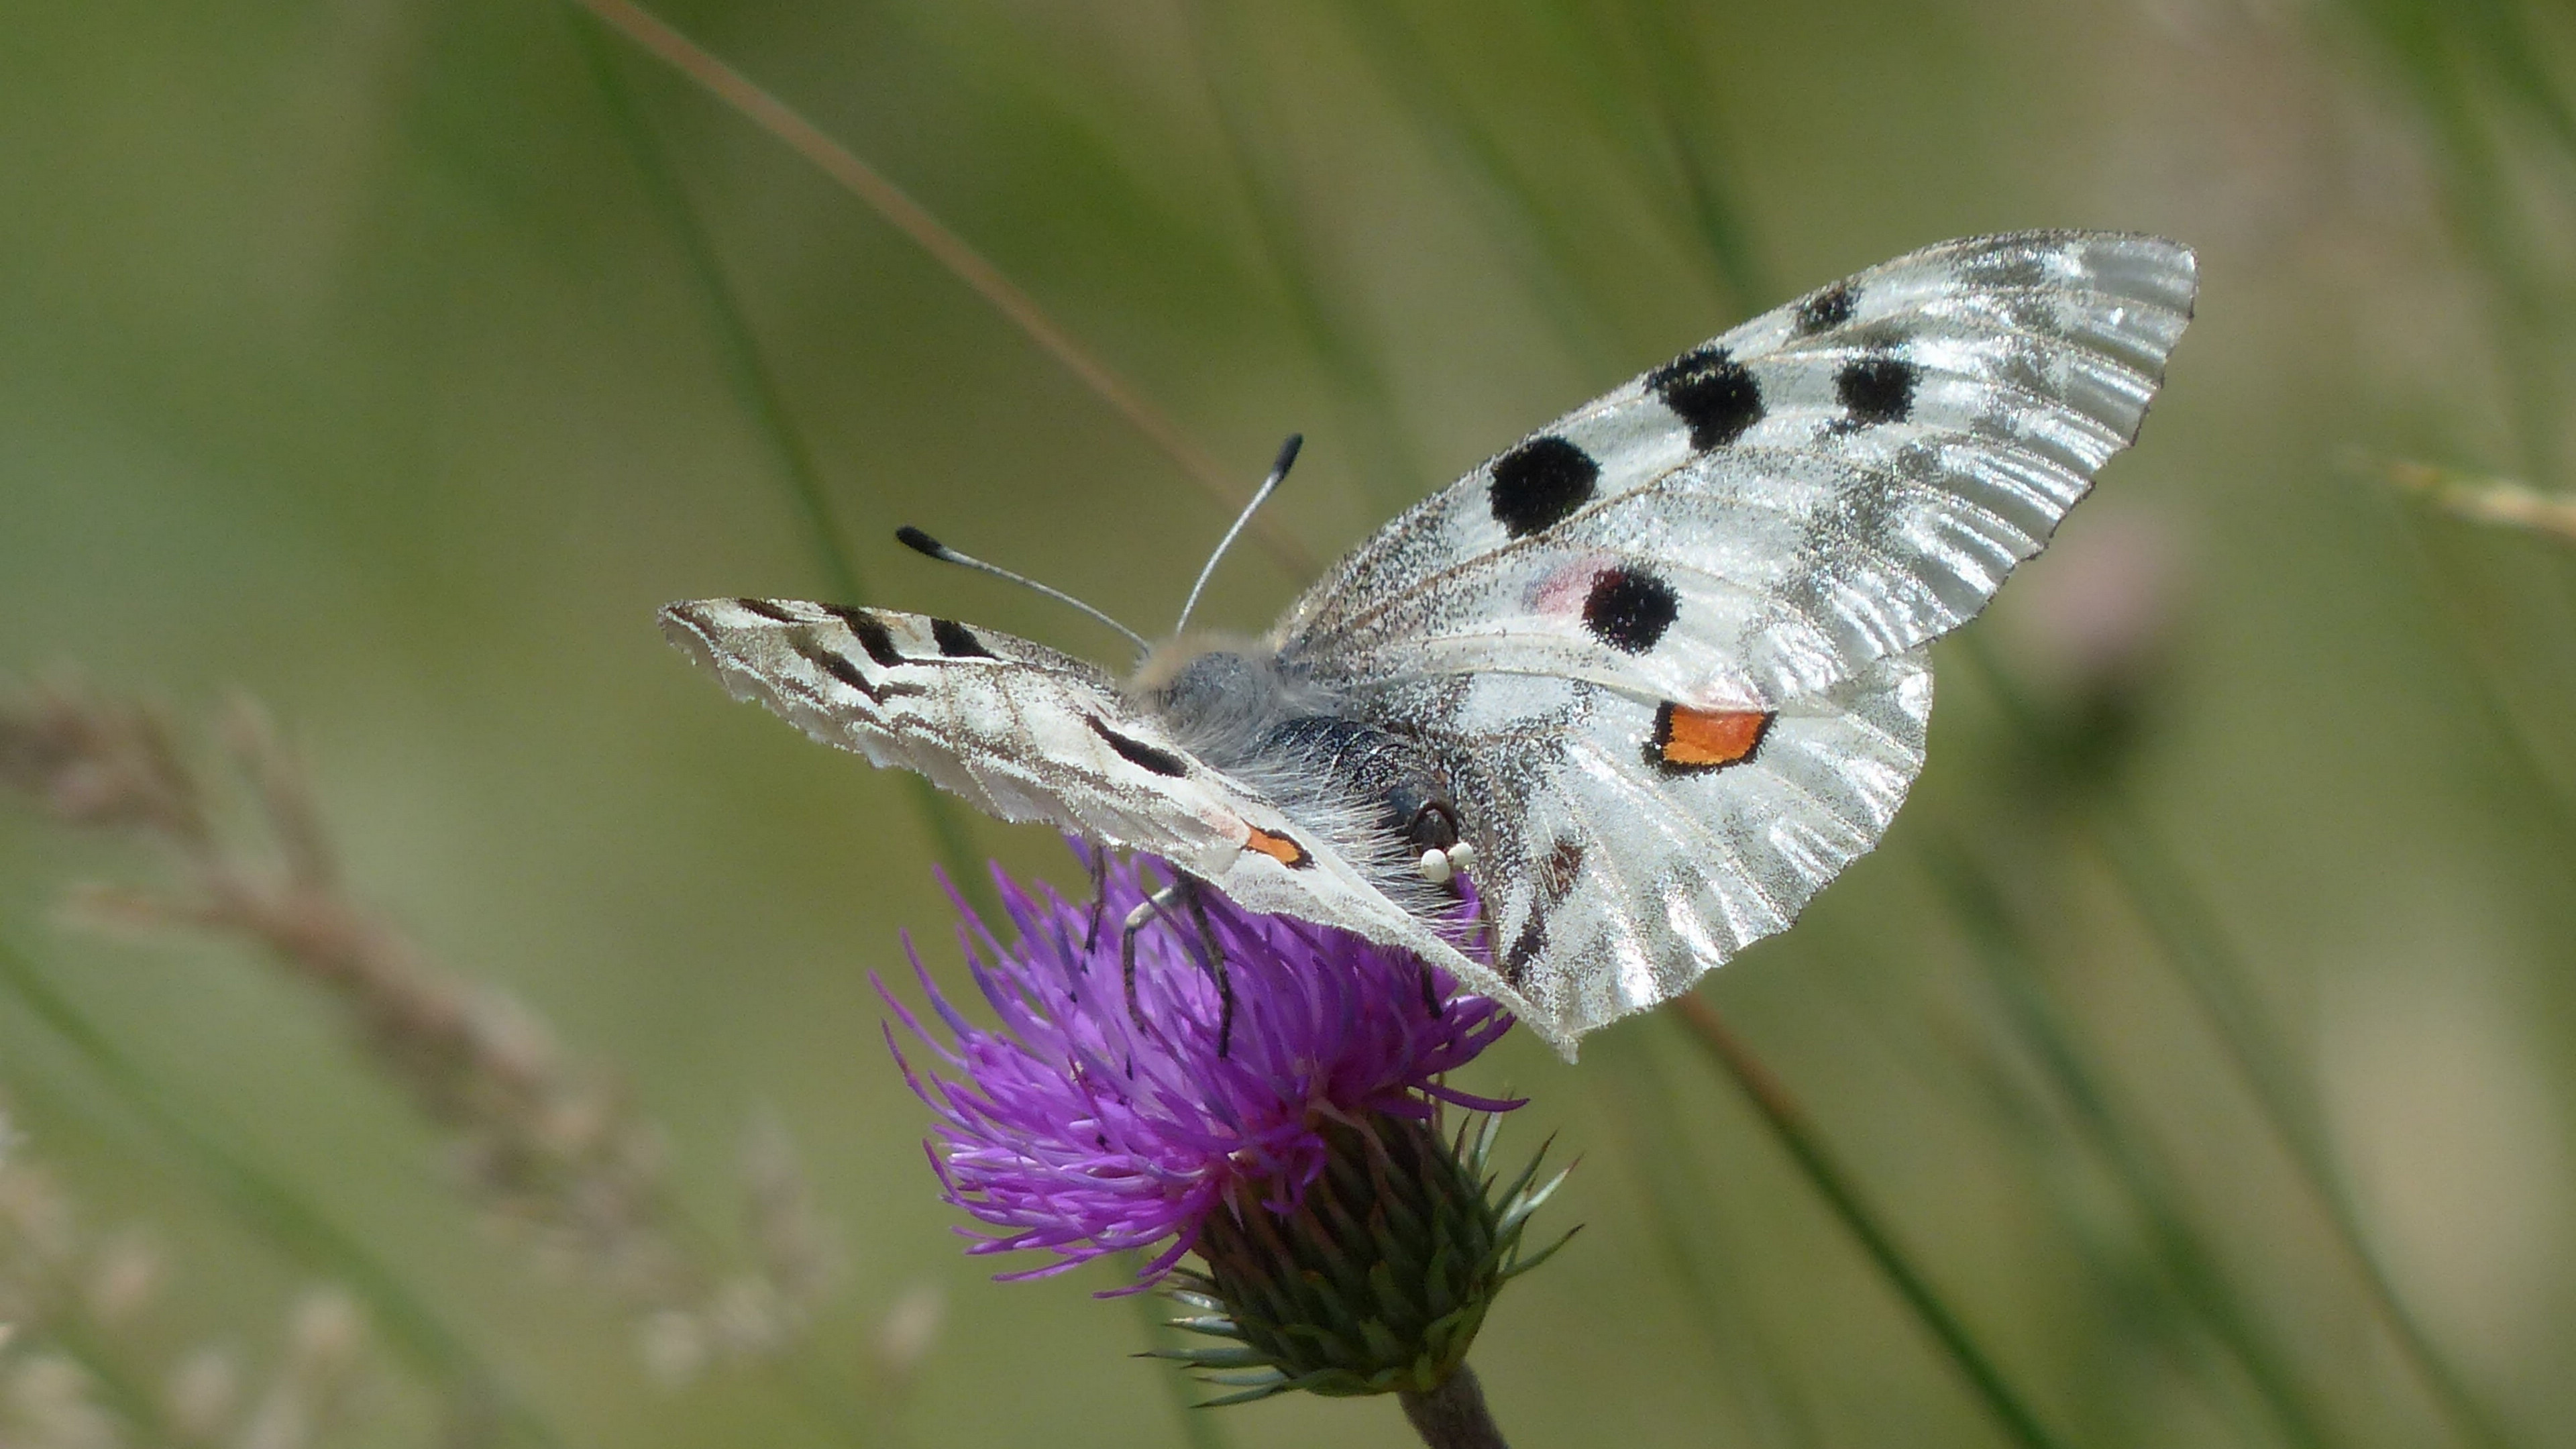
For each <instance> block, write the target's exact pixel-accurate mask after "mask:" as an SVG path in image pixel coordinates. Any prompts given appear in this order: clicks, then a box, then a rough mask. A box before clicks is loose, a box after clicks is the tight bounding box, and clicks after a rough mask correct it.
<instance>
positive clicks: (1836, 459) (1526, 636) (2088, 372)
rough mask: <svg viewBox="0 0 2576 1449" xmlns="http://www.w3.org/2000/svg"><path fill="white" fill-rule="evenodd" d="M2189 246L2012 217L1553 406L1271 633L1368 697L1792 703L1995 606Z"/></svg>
mask: <svg viewBox="0 0 2576 1449" xmlns="http://www.w3.org/2000/svg"><path fill="white" fill-rule="evenodd" d="M2195 285H2196V283H2195V270H2194V262H2193V258H2192V254H2191V252H2190V250H2189V249H2188V248H2186V247H2183V246H2181V245H2179V244H2177V243H2174V242H2169V241H2165V240H2162V239H2160V238H2156V237H2148V236H2135V235H2126V234H2115V233H2100V232H2024V233H2018V234H2014V235H2009V236H1994V237H1980V238H1972V239H1969V240H1965V241H1956V242H1950V243H1947V244H1944V245H1942V246H1937V247H1932V248H1929V249H1927V250H1924V251H1920V252H1916V253H1914V254H1912V255H1910V256H1906V257H1901V258H1899V259H1897V260H1895V261H1893V262H1889V263H1887V264H1885V265H1883V266H1880V267H1876V268H1873V269H1871V270H1870V271H1866V272H1863V273H1861V274H1860V275H1858V276H1856V277H1853V278H1851V279H1849V280H1848V281H1845V282H1841V283H1837V284H1836V285H1834V286H1831V287H1827V288H1824V289H1823V290H1821V291H1818V292H1815V293H1812V294H1810V295H1808V296H1807V297H1804V298H1802V299H1800V300H1799V301H1797V302H1794V303H1791V304H1790V305H1788V306H1785V307H1782V308H1780V309H1778V310H1776V311H1773V312H1769V313H1766V314H1764V315H1763V316H1761V317H1757V318H1755V319H1754V320H1752V321H1750V322H1747V323H1745V324H1744V325H1743V326H1741V327H1738V328H1736V329H1735V330H1734V331H1732V332H1729V333H1727V334H1726V335H1725V336H1723V337H1720V338H1718V339H1717V340H1716V341H1714V342H1711V343H1709V344H1707V345H1705V346H1703V347H1700V348H1696V349H1694V350H1693V351H1691V352H1689V353H1685V354H1684V355H1683V356H1681V357H1679V358H1677V359H1675V360H1674V361H1673V362H1672V363H1670V364H1668V365H1666V366H1664V367H1661V368H1658V369H1656V370H1654V371H1653V372H1649V373H1647V374H1645V375H1644V376H1642V377H1639V378H1637V379H1636V380H1634V381H1632V382H1630V383H1629V384H1628V385H1627V386H1625V387H1623V388H1621V389H1619V390H1618V391H1616V392H1613V393H1611V394H1610V395H1608V396H1607V397H1604V398H1601V399H1599V400H1598V401H1596V402H1593V403H1592V404H1590V405H1588V406H1586V407H1584V408H1582V409H1579V410H1577V411H1576V412H1573V413H1571V414H1568V415H1567V416H1565V417H1563V418H1560V419H1558V420H1557V421H1556V422H1554V423H1552V424H1550V425H1549V426H1548V427H1547V428H1545V429H1543V430H1541V431H1540V432H1538V433H1536V434H1533V435H1531V436H1530V437H1529V438H1527V439H1525V440H1523V441H1522V442H1521V443H1520V444H1518V445H1517V446H1515V447H1513V448H1512V449H1510V450H1509V451H1507V452H1505V453H1503V454H1501V455H1500V456H1498V457H1496V458H1494V459H1493V460H1491V461H1490V462H1488V463H1486V464H1485V465H1484V466H1482V467H1480V468H1478V469H1477V470H1476V471H1475V472H1473V473H1470V474H1469V475H1467V476H1466V477H1465V478H1463V479H1461V480H1459V482H1457V483H1456V484H1454V485H1453V486H1451V487H1450V488H1448V489H1447V490H1445V491H1443V492H1441V493H1440V494H1437V495H1435V496H1434V497H1432V498H1430V499H1427V500H1425V501H1424V502H1423V503H1422V504H1420V505H1419V506H1417V507H1415V508H1414V509H1412V510H1411V511H1409V512H1407V513H1406V514H1404V515H1403V516H1401V517H1399V518H1398V519H1396V520H1395V521H1394V522H1393V523H1391V524H1389V525H1388V526H1387V527H1386V528H1385V529H1384V530H1382V531H1380V532H1379V533H1378V535H1377V536H1376V537H1374V538H1372V539H1371V540H1369V541H1368V542H1367V543H1365V544H1363V545H1361V547H1360V548H1359V549H1358V550H1356V551H1355V552H1354V553H1352V554H1351V555H1350V556H1349V557H1348V558H1346V559H1345V560H1343V561H1342V563H1341V564H1340V565H1339V566H1338V567H1337V568H1336V569H1335V570H1334V571H1333V572H1332V573H1331V574H1330V575H1328V576H1327V577H1326V578H1325V579H1323V580H1322V581H1321V582H1319V583H1318V584H1317V585H1316V586H1315V587H1314V588H1313V589H1311V590H1310V591H1308V593H1307V594H1306V595H1305V596H1304V598H1302V599H1301V600H1300V601H1299V602H1298V604H1297V605H1296V607H1295V608H1293V609H1292V610H1291V611H1290V612H1289V614H1288V616H1287V618H1286V619H1285V620H1283V621H1282V623H1281V625H1280V627H1279V631H1278V635H1277V638H1278V641H1279V643H1280V646H1281V651H1282V654H1283V657H1284V658H1286V659H1287V660H1289V661H1291V662H1293V663H1294V664H1296V665H1297V666H1298V667H1300V668H1303V669H1306V670H1308V671H1310V672H1311V673H1312V674H1313V675H1314V676H1315V677H1317V678H1318V679H1321V680H1324V681H1326V682H1328V683H1333V684H1339V685H1344V686H1357V685H1365V684H1369V683H1373V682H1380V681H1386V680H1392V679H1399V678H1402V677H1404V676H1407V675H1411V674H1418V673H1426V672H1429V673H1446V672H1461V673H1463V672H1471V671H1484V670H1497V669H1499V670H1510V671H1518V672H1526V673H1538V674H1549V675H1562V676H1566V677H1570V678H1577V679H1586V680H1591V681H1595V682H1598V683H1602V684H1608V685H1612V686H1615V687H1618V688H1622V689H1626V690H1629V691H1632V692H1635V693H1638V694H1646V695H1652V696H1655V697H1658V698H1661V699H1667V700H1679V701H1683V702H1686V703H1691V704H1696V705H1700V706H1703V707H1710V708H1762V709H1768V708H1775V707H1779V706H1781V705H1784V704H1786V703H1788V702H1790V701H1792V700H1794V699H1796V698H1798V697H1800V696H1802V695H1805V694H1808V693H1812V692H1813V691H1816V690H1819V689H1823V688H1826V687H1828V686H1831V685H1832V684H1834V683H1835V682H1837V681H1839V680H1843V679H1848V678H1851V677H1852V676H1854V675H1855V674H1856V673H1858V672H1859V671H1861V670H1863V669H1864V668H1866V667H1867V666H1868V665H1869V664H1870V663H1871V662H1872V661H1874V660H1878V659H1881V658H1884V657H1886V656H1888V655H1892V654H1898V653H1902V652H1904V651H1906V650H1909V649H1913V648H1915V647H1917V646H1919V645H1921V644H1923V643H1925V642H1927V641H1929V640H1931V639H1933V638H1936V637H1938V636H1939V635H1940V634H1942V633H1944V632H1946V631H1947V630H1949V629H1951V628H1953V627H1955V626H1957V625H1958V624H1960V623H1961V622H1963V621H1965V620H1966V619H1968V618H1970V617H1971V616H1973V615H1974V614H1975V613H1976V612H1977V611H1978V610H1979V609H1980V608H1982V607H1983V606H1984V604H1985V602H1986V600H1987V599H1988V598H1989V597H1991V596H1992V594H1993V593H1994V591H1995V589H1996V588H1997V587H1998V586H1999V585H2000V584H2001V583H2002V582H2003V579H2004V577H2005V575H2006V574H2008V573H2009V572H2010V571H2011V570H2012V568H2013V566H2014V565H2015V564H2017V563H2019V562H2020V561H2021V560H2023V559H2025V558H2028V557H2030V556H2031V555H2032V554H2034V553H2036V552H2038V550H2039V548H2040V546H2041V545H2042V544H2044V543H2045V542H2046V541H2047V539H2048V536H2049V534H2050V533H2051V532H2052V531H2053V530H2054V529H2055V528H2056V526H2057V523H2058V520H2059V519H2061V518H2062V517H2064V516H2065V513H2066V510H2067V509H2068V508H2070V507H2071V506H2073V504H2074V503H2075V501H2076V500H2077V499H2078V498H2080V497H2082V496H2083V494H2084V492H2085V490H2086V489H2087V488H2088V487H2090V486H2091V481H2092V476H2093V473H2094V471H2095V470H2096V469H2097V468H2099V467H2100V466H2101V465H2102V463H2103V462H2104V460H2106V459H2108V458H2109V457H2110V456H2111V455H2112V454H2113V453H2115V452H2117V451H2119V449H2121V448H2122V447H2125V446H2126V445H2127V444H2128V443H2129V442H2130V441H2131V440H2132V439H2134V438H2135V437H2136V435H2137V429H2138V425H2139V423H2140V421H2141V420H2142V419H2143V418H2144V416H2145V414H2146V408H2147V403H2148V400H2149V399H2150V398H2151V397H2152V396H2153V395H2154V393H2155V390H2156V388H2157V386H2158V384H2159V383H2160V381H2161V380H2162V377H2163V370H2164V360H2165V356H2166V354H2167V352H2169V351H2170V350H2171V349H2172V347H2173V345H2174V342H2175V340H2176V339H2177V338H2179V337H2180V336H2181V333H2182V330H2183V327H2184V324H2185V323H2186V322H2188V321H2189V320H2190V315H2191V306H2192V299H2193V295H2194V291H2195Z"/></svg>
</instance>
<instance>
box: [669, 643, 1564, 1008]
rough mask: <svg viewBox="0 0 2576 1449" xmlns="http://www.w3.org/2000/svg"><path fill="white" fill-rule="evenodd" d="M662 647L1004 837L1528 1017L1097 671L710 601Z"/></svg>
mask: <svg viewBox="0 0 2576 1449" xmlns="http://www.w3.org/2000/svg"><path fill="white" fill-rule="evenodd" d="M662 630H663V632H664V633H665V634H666V635H668V636H669V637H670V639H671V641H672V642H673V643H675V644H677V645H679V646H680V648H681V649H683V650H684V651H686V652H687V653H688V654H689V655H690V656H691V657H693V658H695V659H696V660H697V661H698V662H699V663H700V664H703V665H705V666H707V667H708V668H709V669H711V670H713V671H714V672H715V673H716V675H717V676H718V677H719V678H721V679H722V680H723V681H724V684H725V687H726V688H727V689H728V690H730V691H731V692H732V693H733V695H734V697H735V698H737V699H745V700H751V701H754V702H756V703H759V704H761V705H764V706H766V707H767V708H768V709H770V710H771V711H772V712H774V713H776V714H778V715H779V716H781V717H782V718H784V719H786V720H788V721H789V722H791V723H793V724H795V725H797V726H798V727H800V728H802V729H803V730H804V731H805V732H806V733H807V734H809V735H812V736H813V737H814V738H815V739H818V740H820V741H822V742H823V743H825V744H828V745H835V746H838V747H840V748H842V749H846V750H855V751H857V752H858V753H860V754H862V755H865V756H867V758H868V759H869V760H870V761H871V762H872V763H875V764H878V765H896V766H901V767H903V768H905V769H910V770H918V771H920V772H921V773H922V774H924V775H927V776H929V777H930V779H931V780H932V781H934V782H935V783H937V784H938V785H939V786H941V787H942V788H944V789H947V790H950V791H953V792H955V793H956V794H958V795H961V796H963V797H965V798H966V799H967V800H968V801H970V802H971V803H973V804H974V805H975V806H976V807H977V808H979V809H982V810H985V811H987V812H989V813H991V814H993V815H995V816H998V817H1000V818H1001V819H1004V820H1043V821H1046V822H1048V823H1050V824H1052V825H1055V826H1056V827H1058V828H1060V829H1064V830H1070V831H1073V832H1075V833H1077V834H1080V835H1083V836H1086V837H1088V838H1091V839H1094V840H1099V841H1105V842H1107V843H1109V844H1111V845H1115V846H1121V847H1124V848H1127V849H1131V850H1142V851H1148V852H1151V853H1152V854H1155V855H1159V856H1161V857H1163V858H1164V859H1166V860H1169V861H1171V862H1172V863H1173V864H1174V865H1177V866H1179V867H1180V868H1181V869H1183V870H1185V871H1188V872H1189V873H1190V874H1192V875H1195V876H1197V877H1199V878H1201V879H1203V880H1206V881H1208V882H1210V883H1212V884H1214V885H1216V886H1217V887H1218V888H1220V889H1222V890H1223V891H1225V892H1226V893H1227V894H1228V895H1230V896H1232V897H1233V898H1234V899H1236V900H1237V901H1239V902H1241V903H1242V904H1244V905H1246V906H1249V907H1251V908H1253V909H1255V910H1269V911H1286V912H1289V913H1291V914H1294V915H1297V916H1301V917H1304V918H1306V919H1309V920H1316V921H1321V922H1324V923H1325V924H1328V925H1336V926H1341V927H1344V928H1346V929H1349V930H1353V931H1357V932H1359V933H1361V934H1363V935H1366V936H1369V937H1371V938H1373V939H1376V940H1379V941H1384V942H1386V943H1388V944H1390V945H1397V946H1404V947H1407V948H1409V949H1412V950H1414V951H1416V952H1418V953H1421V954H1423V955H1425V956H1427V957H1429V958H1430V959H1433V960H1435V961H1438V962H1440V963H1441V964H1442V965H1444V966H1446V967H1448V968H1449V969H1450V970H1452V971H1454V972H1457V973H1458V974H1459V975H1461V976H1462V977H1463V978H1465V979H1467V980H1468V981H1469V982H1471V983H1472V984H1476V985H1479V986H1482V987H1485V988H1487V989H1489V990H1495V991H1497V992H1498V993H1499V994H1501V995H1502V997H1503V999H1504V1001H1505V1004H1506V1005H1509V1006H1513V1007H1516V1008H1517V1007H1518V1006H1519V1005H1520V1003H1519V1002H1518V1000H1517V999H1516V998H1514V997H1512V996H1511V995H1510V993H1509V992H1507V991H1502V990H1501V988H1500V983H1499V982H1497V981H1495V980H1494V979H1493V978H1492V975H1491V973H1490V972H1487V971H1486V970H1484V969H1483V968H1482V967H1480V966H1477V965H1476V964H1474V963H1473V962H1471V961H1469V960H1468V959H1467V958H1466V957H1465V956H1463V955H1461V954H1460V953H1459V952H1458V951H1457V950H1456V948H1455V947H1453V946H1452V945H1451V944H1449V943H1448V942H1446V941H1444V940H1443V939H1441V937H1440V936H1439V935H1438V934H1436V933H1435V932H1433V931H1432V930H1431V929H1430V928H1429V927H1428V926H1427V925H1425V924H1424V923H1423V922H1421V921H1418V920H1416V919H1414V918H1413V917H1412V916H1410V915H1407V914H1406V913H1405V912H1404V911H1403V910H1402V909H1400V908H1399V907H1398V906H1396V905H1395V903H1393V902H1392V901H1389V900H1388V899H1387V898H1386V897H1385V896H1384V895H1383V894H1382V893H1380V892H1379V891H1378V890H1377V889H1376V888H1375V887H1373V886H1371V885H1370V884H1369V883H1368V881H1367V880H1366V879H1365V878H1364V877H1363V876H1362V875H1361V873H1360V872H1359V871H1357V870H1356V869H1354V868H1353V867H1352V866H1351V864H1350V863H1349V861H1348V860H1347V859H1346V858H1345V857H1344V855H1343V853H1342V852H1340V851H1339V850H1337V849H1335V848H1334V846H1333V845H1332V843H1331V842H1330V841H1329V840H1328V839H1325V838H1324V837H1322V836H1321V835H1320V834H1318V833H1317V832H1316V831H1315V830H1314V829H1312V828H1311V827H1310V826H1308V825H1306V824H1303V823H1299V822H1292V821H1290V820H1289V819H1288V818H1287V817H1286V816H1285V815H1283V814H1281V813H1280V812H1279V811H1278V810H1277V809H1276V808H1275V807H1273V806H1272V805H1270V804H1269V803H1268V802H1267V801H1265V800H1264V799H1262V798H1261V797H1260V795H1259V793H1258V792H1256V791H1254V790H1252V789H1250V788H1248V787H1247V786H1245V785H1244V784H1243V783H1242V782H1240V781H1238V780H1235V779H1233V778H1232V777H1230V776H1228V775H1226V774H1225V773H1224V772H1222V771H1219V770H1216V769H1213V768H1211V767H1209V766H1208V765H1207V764H1206V763H1205V762H1203V761H1201V760H1198V759H1196V758H1195V757H1193V756H1192V755H1191V754H1190V753H1189V752H1188V751H1187V750H1185V749H1183V748H1182V747H1181V745H1180V744H1179V743H1178V742H1177V741H1175V740H1173V739H1172V738H1171V737H1170V735H1169V734H1168V732H1166V731H1165V730H1164V728H1163V727H1162V725H1161V724H1160V723H1159V722H1157V721H1156V720H1155V719H1153V718H1152V717H1151V716H1150V715H1148V714H1146V713H1144V712H1143V711H1140V710H1137V709H1136V708H1135V707H1134V706H1132V705H1130V704H1129V703H1128V702H1127V700H1126V699H1125V697H1124V696H1123V695H1121V694H1120V692H1119V690H1118V688H1117V686H1116V685H1115V684H1114V683H1113V682H1112V681H1111V680H1110V679H1109V677H1108V676H1107V675H1106V674H1104V673H1102V672H1101V671H1100V670H1099V669H1098V668H1096V667H1094V666H1093V665H1091V664H1088V663H1085V662H1084V661H1082V660H1079V659H1076V658H1073V657H1072V656H1071V655H1067V654H1060V653H1058V652H1056V651H1055V650H1052V649H1049V648H1046V647H1045V646H1043V645H1039V644H1032V643H1030V642H1028V641H1027V640H1025V639H1016V638H1013V637H1012V636H1010V635H1008V634H1001V633H996V632H993V631H991V630H986V629H975V628H970V627H968V626H966V625H963V624H958V623H955V622H953V621H951V620H946V619H931V618H926V617H923V616H922V615H919V614H899V613H894V612H892V611H889V610H882V609H856V608H844V607H840V606H836V605H827V604H812V603H801V602H797V601H793V600H786V599H700V600H696V601H693V602H690V603H682V604H673V605H670V606H669V607H667V608H665V609H663V610H662Z"/></svg>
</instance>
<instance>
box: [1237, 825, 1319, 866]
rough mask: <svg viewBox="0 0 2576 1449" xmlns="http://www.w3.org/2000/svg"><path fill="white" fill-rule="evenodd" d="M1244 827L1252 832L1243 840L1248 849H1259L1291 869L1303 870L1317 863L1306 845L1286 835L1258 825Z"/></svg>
mask: <svg viewBox="0 0 2576 1449" xmlns="http://www.w3.org/2000/svg"><path fill="white" fill-rule="evenodd" d="M1244 829H1245V830H1246V831H1248V832H1250V833H1249V834H1247V835H1246V836H1245V837H1244V840H1243V848H1244V849H1246V850H1251V851H1258V852H1259V853H1261V854H1263V855H1266V856H1269V857H1270V858H1271V859H1272V860H1275V861H1277V862H1279V863H1280V864H1281V865H1284V866H1286V867H1288V868H1289V869H1290V870H1303V869H1304V868H1306V867H1307V866H1310V865H1313V864H1314V863H1315V860H1314V857H1313V856H1310V855H1308V854H1307V853H1306V847H1304V846H1302V845H1299V844H1298V843H1297V842H1295V841H1293V840H1291V839H1289V838H1288V837H1287V836H1285V835H1273V834H1271V833H1270V832H1269V831H1267V830H1264V829H1262V828H1261V827H1260V826H1258V825H1247V826H1245V827H1244Z"/></svg>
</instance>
